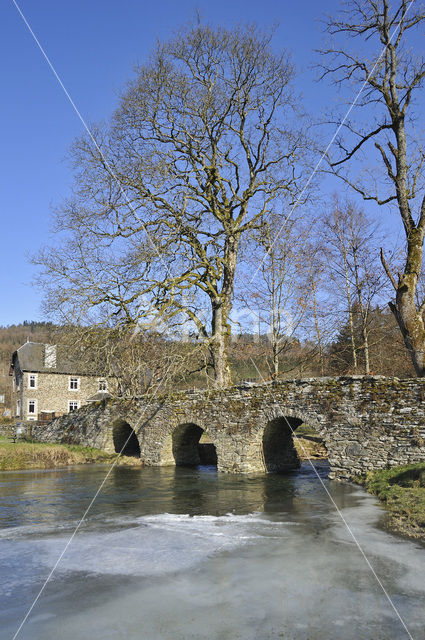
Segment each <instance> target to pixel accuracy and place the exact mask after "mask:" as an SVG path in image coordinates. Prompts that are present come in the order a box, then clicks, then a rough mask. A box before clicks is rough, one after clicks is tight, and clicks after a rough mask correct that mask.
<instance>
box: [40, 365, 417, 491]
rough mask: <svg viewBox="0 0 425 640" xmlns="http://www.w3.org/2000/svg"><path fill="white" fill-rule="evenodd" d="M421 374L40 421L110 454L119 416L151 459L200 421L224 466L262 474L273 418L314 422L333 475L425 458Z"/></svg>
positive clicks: (189, 398) (290, 386)
mask: <svg viewBox="0 0 425 640" xmlns="http://www.w3.org/2000/svg"><path fill="white" fill-rule="evenodd" d="M424 400H425V380H422V379H409V380H399V379H397V378H385V377H378V376H376V377H369V376H368V377H362V376H353V377H340V378H312V379H303V380H292V381H282V382H278V383H267V384H262V385H246V386H243V385H242V386H237V387H232V388H230V389H226V390H220V391H193V392H179V393H175V394H173V395H171V396H168V397H163V398H148V397H144V398H139V399H134V400H131V401H129V400H128V401H122V400H121V401H120V400H112V401H111V400H110V401H108V402H102V403H100V404H96V405H95V406H93V405H90V406H87V407H83V408H82V409H80V410H79V411H77V412H74V413H73V414H70V415H68V416H63V417H62V418H59V419H57V420H55V421H53V422H52V423H50V424H49V425H46V426H44V427H36V428H35V430H34V434H35V436H36V437H37V438H38V439H40V440H45V441H54V442H74V443H80V444H86V445H91V446H95V447H99V448H101V449H105V450H106V451H111V452H112V451H114V444H113V430H114V422H115V421H118V420H125V421H127V422H128V424H129V425H130V426H131V427H132V428H133V429H134V430H135V432H136V434H137V436H138V440H139V443H140V449H141V458H142V461H143V462H144V464H146V465H170V464H175V462H174V454H173V440H172V434H173V431H174V430H175V429H176V427H178V426H181V425H184V424H195V425H198V426H199V427H201V428H202V429H203V430H204V431H205V432H206V433H207V434H208V436H209V437H210V439H211V441H212V442H213V443H214V445H215V447H216V451H217V459H218V469H219V470H220V471H225V472H229V473H263V472H264V471H266V470H267V468H270V467H268V466H267V460H265V457H264V449H263V434H264V430H265V428H266V427H267V425H268V424H269V423H270V421H272V420H275V419H278V418H284V417H287V418H297V419H299V420H302V421H303V422H305V423H307V424H310V425H311V426H312V427H314V428H315V429H316V430H317V431H318V432H319V434H320V435H321V436H322V437H323V439H324V442H325V445H326V447H327V450H328V455H329V462H330V466H331V477H335V478H340V479H349V478H350V477H353V476H354V475H358V474H361V473H364V472H366V471H368V470H371V469H376V468H383V467H385V466H387V465H390V466H392V465H397V464H407V463H413V462H419V461H424V460H425V403H424Z"/></svg>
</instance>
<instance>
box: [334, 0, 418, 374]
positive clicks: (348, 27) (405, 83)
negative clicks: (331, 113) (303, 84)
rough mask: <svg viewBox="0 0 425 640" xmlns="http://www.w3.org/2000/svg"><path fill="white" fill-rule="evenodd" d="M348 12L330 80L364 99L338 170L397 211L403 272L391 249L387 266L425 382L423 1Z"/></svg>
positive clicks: (367, 2)
mask: <svg viewBox="0 0 425 640" xmlns="http://www.w3.org/2000/svg"><path fill="white" fill-rule="evenodd" d="M345 7H346V9H345V11H343V13H342V14H341V17H340V18H338V19H331V20H330V21H329V22H328V32H329V34H330V35H331V36H332V38H333V40H332V41H331V43H330V45H329V46H328V48H327V49H326V50H325V51H323V55H324V56H325V62H324V64H323V75H324V76H325V75H328V74H332V76H333V78H334V80H335V82H336V83H337V84H342V85H350V86H354V87H355V90H357V89H361V88H363V92H362V94H361V96H360V98H359V100H358V101H357V104H356V107H355V109H353V111H352V113H351V115H350V117H349V118H348V119H347V120H346V121H345V122H344V126H343V128H342V134H341V136H339V138H338V140H337V149H338V151H339V153H338V152H337V153H336V154H334V155H333V156H332V157H331V158H330V166H331V167H332V169H333V171H334V172H335V173H336V174H337V175H338V176H339V177H340V178H342V179H343V180H344V181H345V182H346V183H347V184H348V185H350V187H351V188H352V189H354V190H355V191H356V192H357V193H359V194H360V195H361V196H362V197H363V198H364V199H365V200H372V201H374V202H376V203H378V205H382V206H387V207H388V208H390V207H391V205H393V206H395V208H396V210H397V212H398V214H399V216H400V219H401V222H402V224H403V229H404V234H405V259H404V264H403V267H402V268H401V269H400V271H399V272H398V273H397V274H394V272H393V271H392V270H391V268H390V267H389V265H388V264H387V261H386V258H385V254H384V251H383V250H382V251H381V260H382V264H383V267H384V269H385V271H386V273H387V276H388V277H389V279H390V281H391V283H392V285H393V287H394V291H395V297H394V300H393V301H391V302H390V303H389V304H390V307H391V310H392V311H393V313H394V315H395V317H396V319H397V322H398V325H399V327H400V329H401V332H402V334H403V338H404V342H405V345H406V347H407V348H408V350H409V353H410V355H411V358H412V361H413V364H414V367H415V370H416V373H417V375H418V376H424V375H425V366H424V349H425V325H424V312H425V299H420V300H418V296H417V293H418V278H419V277H420V274H421V270H422V255H423V243H424V235H425V198H424V182H423V166H424V160H425V151H424V147H423V145H422V142H421V140H420V134H421V133H422V130H421V126H420V124H419V121H420V111H418V109H419V110H420V108H421V107H420V103H419V104H418V103H417V102H416V101H415V98H416V97H417V95H418V93H419V92H420V91H421V89H422V88H423V81H424V77H425V60H424V57H423V55H422V54H421V50H419V53H418V52H417V47H415V40H414V38H415V35H416V36H417V37H418V29H420V28H421V27H422V28H423V23H424V20H425V10H424V7H423V6H422V5H420V4H419V3H418V2H417V1H416V0H413V2H411V1H410V0H394V1H393V2H391V1H390V0H351V1H350V2H347V3H346V4H345ZM356 41H358V45H357V47H352V48H350V45H351V43H352V42H356ZM338 43H340V44H338ZM422 101H423V97H422ZM422 116H423V112H422ZM374 155H376V158H375V159H374ZM357 169H358V171H357Z"/></svg>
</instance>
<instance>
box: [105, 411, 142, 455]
mask: <svg viewBox="0 0 425 640" xmlns="http://www.w3.org/2000/svg"><path fill="white" fill-rule="evenodd" d="M112 440H113V443H114V449H115V452H116V453H122V455H123V456H133V457H136V458H140V445H139V440H138V438H137V435H136V433H135V431H134V429H133V428H132V427H131V425H130V424H129V423H128V422H126V420H123V419H122V418H118V419H116V420H115V421H114V422H113V423H112Z"/></svg>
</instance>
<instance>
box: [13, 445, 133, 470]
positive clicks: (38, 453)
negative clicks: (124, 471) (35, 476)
mask: <svg viewBox="0 0 425 640" xmlns="http://www.w3.org/2000/svg"><path fill="white" fill-rule="evenodd" d="M116 457H117V454H116V453H106V452H105V451H101V450H100V449H95V448H93V447H83V446H80V445H76V444H49V443H44V442H22V441H18V442H16V443H14V442H12V440H11V439H10V438H6V437H0V470H1V471H12V470H19V469H51V468H53V467H66V466H68V465H72V464H93V463H104V464H105V463H106V464H108V463H109V464H112V462H113V461H114V460H115V459H116ZM118 463H119V464H131V465H140V458H133V457H131V458H130V457H127V456H120V458H119V460H118Z"/></svg>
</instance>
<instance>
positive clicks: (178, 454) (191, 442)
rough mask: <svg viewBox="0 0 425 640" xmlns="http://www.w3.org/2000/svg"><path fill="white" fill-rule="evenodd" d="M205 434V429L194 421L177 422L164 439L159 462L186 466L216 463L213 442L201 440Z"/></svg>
mask: <svg viewBox="0 0 425 640" xmlns="http://www.w3.org/2000/svg"><path fill="white" fill-rule="evenodd" d="M206 435H207V433H206V431H205V430H204V429H203V428H202V427H200V426H199V425H198V424H197V423H195V422H183V423H180V424H178V425H177V426H176V427H175V428H174V429H173V430H172V431H171V433H169V435H168V436H167V437H166V439H165V442H164V445H163V448H162V455H161V464H162V465H176V466H187V467H189V466H190V467H196V466H198V465H200V464H212V465H217V452H216V448H215V445H214V443H212V442H202V441H201V440H203V439H204V438H203V436H204V437H205V436H206Z"/></svg>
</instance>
